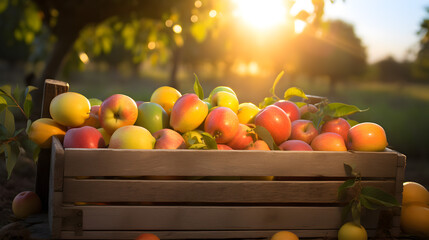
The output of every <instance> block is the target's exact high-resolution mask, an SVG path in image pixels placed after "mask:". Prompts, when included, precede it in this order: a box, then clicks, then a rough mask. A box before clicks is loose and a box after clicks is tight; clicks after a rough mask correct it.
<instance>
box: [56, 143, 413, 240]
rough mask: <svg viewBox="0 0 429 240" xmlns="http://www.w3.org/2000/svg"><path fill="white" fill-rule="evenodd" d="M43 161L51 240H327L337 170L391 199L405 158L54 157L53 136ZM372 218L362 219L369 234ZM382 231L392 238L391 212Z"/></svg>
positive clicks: (333, 227)
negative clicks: (274, 238)
mask: <svg viewBox="0 0 429 240" xmlns="http://www.w3.org/2000/svg"><path fill="white" fill-rule="evenodd" d="M51 156H52V157H51V169H50V198H49V200H50V204H49V220H50V226H51V233H52V236H53V237H54V238H59V239H134V238H135V237H136V236H138V235H139V234H141V233H143V232H152V233H155V234H157V235H158V236H159V237H160V238H161V239H223V238H225V239H226V238H227V239H234V238H247V239H249V238H267V237H270V236H271V235H272V234H273V233H275V232H277V231H280V230H290V231H293V232H294V233H296V234H297V235H298V236H299V237H301V238H307V237H308V238H331V237H332V238H335V237H336V235H337V231H338V229H339V227H340V226H341V224H342V223H341V208H342V207H341V204H340V203H339V202H338V200H337V189H338V187H339V186H340V185H341V184H342V183H343V182H344V180H345V179H347V177H348V176H347V174H346V171H345V168H344V163H347V164H350V165H354V166H355V168H356V170H357V171H359V172H360V173H361V174H362V180H363V183H364V184H365V185H371V186H376V187H378V188H381V189H383V190H384V191H386V192H389V193H391V194H393V195H394V196H395V197H396V198H397V200H398V201H401V198H402V184H403V179H404V169H405V156H404V155H402V154H399V153H397V152H394V151H386V152H377V153H375V152H350V151H349V152H298V151H290V152H286V151H269V152H267V151H239V150H235V151H216V150H119V149H64V148H63V147H62V145H61V143H60V142H59V141H58V140H57V139H55V138H54V141H53V145H52V155H51ZM80 176H88V177H89V178H82V177H80ZM137 176H138V177H137ZM142 176H144V177H142ZM155 176H178V177H176V178H171V179H169V180H156V178H155V179H154V177H155ZM201 176H211V177H212V178H213V179H218V180H204V179H200V178H199V177H201ZM216 176H223V178H216ZM237 176H247V177H251V176H253V177H255V176H259V177H261V176H276V179H278V180H274V181H267V180H261V179H259V180H258V179H255V178H253V179H252V178H250V179H249V178H247V179H248V180H236V177H237ZM227 177H229V178H230V180H219V179H228V178H227ZM78 202H86V203H87V204H86V205H78V204H76V203H78ZM101 203H104V204H101ZM378 216H379V212H377V211H371V212H366V213H365V216H364V217H363V220H362V223H363V225H364V226H365V228H366V229H367V231H368V233H369V235H370V236H374V234H375V231H376V229H377V224H378V220H379V218H378ZM390 230H391V233H392V234H393V235H399V233H400V229H399V212H397V211H395V212H394V217H393V221H392V227H391V228H390Z"/></svg>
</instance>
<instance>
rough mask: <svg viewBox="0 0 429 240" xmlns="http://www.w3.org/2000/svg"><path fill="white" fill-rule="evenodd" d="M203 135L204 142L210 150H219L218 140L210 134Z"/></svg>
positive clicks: (204, 133)
mask: <svg viewBox="0 0 429 240" xmlns="http://www.w3.org/2000/svg"><path fill="white" fill-rule="evenodd" d="M201 135H202V136H203V141H204V143H205V144H206V145H207V148H208V149H218V148H217V143H216V140H215V138H214V137H213V136H212V135H210V133H207V132H203V133H201Z"/></svg>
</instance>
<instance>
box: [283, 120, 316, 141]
mask: <svg viewBox="0 0 429 240" xmlns="http://www.w3.org/2000/svg"><path fill="white" fill-rule="evenodd" d="M317 135H319V131H317V129H316V127H315V126H314V124H313V122H312V121H310V120H304V119H299V120H296V121H293V122H292V132H291V135H290V138H289V139H293V140H302V141H304V142H306V143H307V144H310V143H311V141H313V139H314V138H315V137H316V136H317Z"/></svg>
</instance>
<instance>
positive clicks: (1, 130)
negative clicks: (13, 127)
mask: <svg viewBox="0 0 429 240" xmlns="http://www.w3.org/2000/svg"><path fill="white" fill-rule="evenodd" d="M9 137H10V136H9V134H8V132H7V129H6V127H5V126H4V125H3V124H0V141H4V140H6V139H9Z"/></svg>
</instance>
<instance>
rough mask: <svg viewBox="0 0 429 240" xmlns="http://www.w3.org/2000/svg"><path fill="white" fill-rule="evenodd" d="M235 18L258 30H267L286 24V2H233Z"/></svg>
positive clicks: (251, 0)
mask: <svg viewBox="0 0 429 240" xmlns="http://www.w3.org/2000/svg"><path fill="white" fill-rule="evenodd" d="M233 3H234V4H235V11H234V16H235V17H237V18H238V19H240V20H241V21H243V22H244V23H245V24H247V25H249V26H251V27H252V28H255V29H257V30H266V29H270V28H273V27H276V26H279V25H282V24H285V23H286V17H287V16H286V15H287V9H286V4H285V2H284V0H233Z"/></svg>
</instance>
